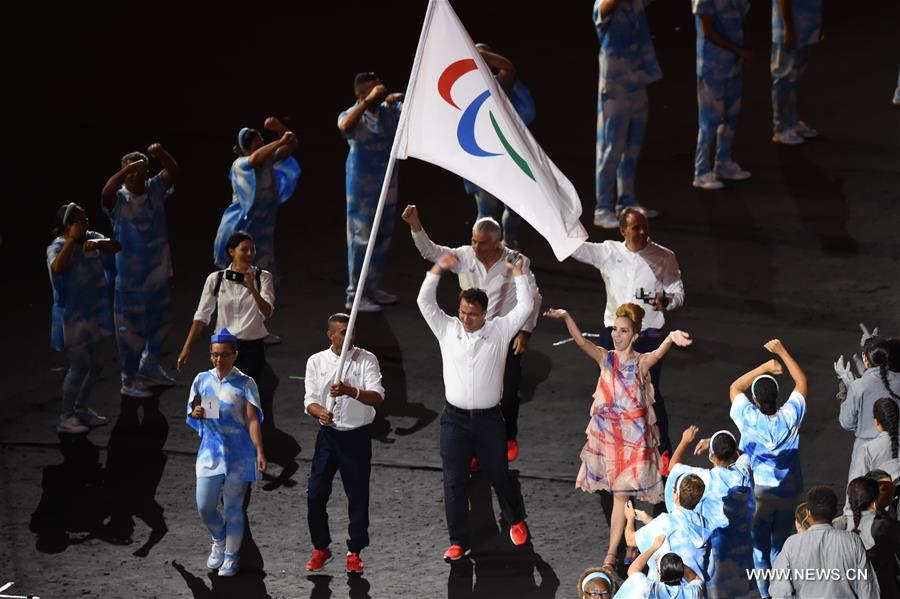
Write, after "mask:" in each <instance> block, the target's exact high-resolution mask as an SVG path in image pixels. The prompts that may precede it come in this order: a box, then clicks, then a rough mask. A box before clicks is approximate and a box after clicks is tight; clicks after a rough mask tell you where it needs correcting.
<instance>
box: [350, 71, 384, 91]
mask: <svg viewBox="0 0 900 599" xmlns="http://www.w3.org/2000/svg"><path fill="white" fill-rule="evenodd" d="M369 81H380V79H378V75H376V74H375V73H374V72H372V71H369V72H367V73H357V74H356V76H355V77H354V78H353V87H359V86H360V85H362V84H363V83H368V82H369Z"/></svg>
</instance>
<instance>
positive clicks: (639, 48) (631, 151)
mask: <svg viewBox="0 0 900 599" xmlns="http://www.w3.org/2000/svg"><path fill="white" fill-rule="evenodd" d="M650 1H651V0H648V1H647V2H644V0H621V2H619V4H618V5H616V7H615V8H614V9H613V10H612V12H611V13H610V14H609V15H607V16H606V17H605V18H601V16H600V0H595V2H594V24H595V25H596V28H597V36H598V37H599V38H600V82H599V89H598V97H597V168H596V195H597V210H614V209H616V208H617V207H619V208H621V207H625V206H632V205H634V204H636V203H637V200H636V199H635V195H634V174H635V169H636V167H637V159H638V155H639V154H640V153H641V144H643V142H644V133H645V132H646V129H647V112H648V104H647V86H648V85H649V84H651V83H653V82H654V81H657V80H659V79H661V78H662V72H661V71H660V70H659V64H658V63H657V62H656V52H655V51H654V50H653V41H652V40H651V39H650V27H649V26H648V25H647V16H646V15H645V14H644V6H645V4H650Z"/></svg>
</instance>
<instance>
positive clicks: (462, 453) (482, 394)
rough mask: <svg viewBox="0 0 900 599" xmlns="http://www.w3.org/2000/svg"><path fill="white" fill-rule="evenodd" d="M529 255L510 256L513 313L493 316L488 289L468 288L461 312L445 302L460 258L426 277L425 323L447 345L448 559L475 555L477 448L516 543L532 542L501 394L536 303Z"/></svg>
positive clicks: (444, 260) (421, 300) (449, 258)
mask: <svg viewBox="0 0 900 599" xmlns="http://www.w3.org/2000/svg"><path fill="white" fill-rule="evenodd" d="M523 262H524V260H523V259H522V258H521V257H520V256H518V255H517V254H512V255H509V256H507V258H506V259H505V260H504V261H503V263H504V265H505V267H506V268H508V269H510V270H511V271H512V273H513V276H514V278H515V284H516V306H515V308H513V309H512V311H510V312H509V314H507V315H506V316H498V317H496V318H493V319H490V320H488V319H487V312H488V307H489V303H488V296H487V293H485V291H484V290H482V289H464V290H463V291H462V292H460V297H459V317H458V318H454V317H452V316H450V315H448V314H446V313H444V311H443V310H441V308H440V307H439V306H438V303H437V299H436V297H435V296H436V292H437V286H438V283H439V282H440V279H441V274H442V273H443V272H444V271H447V270H453V269H456V268H458V267H459V259H458V258H457V257H456V256H455V255H453V254H451V253H446V254H444V255H442V256H441V257H440V258H439V259H438V261H437V263H436V264H435V265H434V266H433V267H432V268H431V271H429V272H428V273H427V274H426V275H425V281H424V282H423V283H422V288H421V289H420V290H419V297H418V300H417V301H418V304H419V310H421V311H422V316H424V317H425V322H426V323H428V327H429V328H430V329H431V332H432V333H434V336H435V337H437V339H438V344H439V345H440V347H441V358H442V361H443V373H444V392H445V397H446V402H445V404H444V410H443V412H442V413H441V462H442V464H443V470H444V509H445V512H446V516H447V528H448V531H449V533H450V543H451V545H450V547H449V548H448V549H447V551H445V552H444V559H445V560H447V561H455V560H458V559H460V558H462V557H463V556H464V555H466V554H467V553H468V552H469V548H470V546H471V545H470V542H469V501H468V497H467V496H466V485H467V482H468V478H469V472H468V470H469V461H470V460H471V458H472V456H473V455H474V454H475V453H477V454H478V458H479V460H480V461H481V467H482V470H483V471H484V473H485V474H486V475H487V477H488V479H489V480H490V482H491V486H493V487H494V491H495V492H496V493H497V497H498V499H499V500H500V505H501V509H502V510H503V516H504V517H505V518H506V520H507V522H509V523H510V525H511V526H510V529H509V536H510V538H511V539H512V542H513V544H515V545H523V544H524V543H525V542H526V541H527V540H528V527H527V526H526V525H525V509H524V506H523V505H522V497H521V496H520V495H519V494H518V493H517V492H516V489H515V487H514V486H513V483H512V481H511V480H510V478H509V471H508V467H509V464H508V462H507V459H506V452H505V451H504V449H505V443H504V440H505V437H506V434H505V433H506V431H505V426H504V423H503V414H502V412H501V411H500V406H499V405H498V404H499V403H500V395H501V390H502V387H503V365H504V363H505V362H506V352H507V350H508V348H509V343H510V341H512V338H513V337H514V336H515V335H516V333H518V331H520V330H521V329H522V326H523V325H524V324H525V320H526V319H527V318H528V315H529V314H530V313H531V309H532V307H533V302H532V298H531V295H530V293H529V292H530V290H529V285H528V282H527V279H526V277H525V275H524V274H523V272H522V265H523Z"/></svg>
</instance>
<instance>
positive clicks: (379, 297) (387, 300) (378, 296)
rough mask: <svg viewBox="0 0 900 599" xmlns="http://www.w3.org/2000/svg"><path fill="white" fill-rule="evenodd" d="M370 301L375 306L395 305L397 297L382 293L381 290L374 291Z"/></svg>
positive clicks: (385, 292)
mask: <svg viewBox="0 0 900 599" xmlns="http://www.w3.org/2000/svg"><path fill="white" fill-rule="evenodd" d="M372 301H373V302H375V303H376V304H382V305H386V304H396V303H397V296H396V295H394V294H393V293H388V292H387V291H382V290H381V289H376V290H375V293H373V294H372Z"/></svg>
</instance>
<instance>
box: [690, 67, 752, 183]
mask: <svg viewBox="0 0 900 599" xmlns="http://www.w3.org/2000/svg"><path fill="white" fill-rule="evenodd" d="M740 115H741V76H740V75H737V76H736V77H732V78H730V79H719V80H717V79H707V78H705V77H698V78H697V116H698V120H699V122H700V127H699V132H698V133H697V153H696V154H695V156H694V175H695V176H699V175H704V174H706V173H708V172H709V171H711V170H712V165H711V164H710V160H709V157H710V156H711V155H712V153H713V145H715V153H716V163H717V164H724V163H727V162H730V161H731V146H732V142H733V141H734V130H735V129H736V128H737V122H738V117H740Z"/></svg>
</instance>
